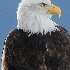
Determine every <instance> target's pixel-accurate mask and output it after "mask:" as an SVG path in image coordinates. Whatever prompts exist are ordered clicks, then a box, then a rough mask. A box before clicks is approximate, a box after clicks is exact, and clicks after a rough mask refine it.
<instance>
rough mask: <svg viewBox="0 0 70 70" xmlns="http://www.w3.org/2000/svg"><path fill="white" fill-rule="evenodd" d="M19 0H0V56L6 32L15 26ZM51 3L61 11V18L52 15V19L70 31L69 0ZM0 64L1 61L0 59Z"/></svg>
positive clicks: (58, 0)
mask: <svg viewBox="0 0 70 70" xmlns="http://www.w3.org/2000/svg"><path fill="white" fill-rule="evenodd" d="M20 1H21V0H0V57H1V56H2V49H3V46H4V40H5V38H6V37H7V35H8V33H9V32H10V31H11V30H13V29H16V28H17V17H16V11H17V7H18V3H19V2H20ZM51 1H52V3H53V4H55V5H57V6H59V7H60V8H61V11H62V16H61V18H58V17H57V16H55V15H53V17H52V20H53V21H54V22H56V23H57V24H59V25H61V26H63V27H65V28H66V29H67V30H68V32H69V33H70V0H51ZM0 64H1V61H0Z"/></svg>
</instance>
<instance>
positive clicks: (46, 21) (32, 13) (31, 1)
mask: <svg viewBox="0 0 70 70" xmlns="http://www.w3.org/2000/svg"><path fill="white" fill-rule="evenodd" d="M40 3H45V4H47V5H51V1H50V0H22V1H21V2H20V3H19V7H18V10H17V20H18V25H17V28H18V29H23V30H24V31H29V32H31V33H39V32H41V33H42V34H43V31H44V34H46V33H47V32H51V31H56V30H59V29H58V28H57V27H56V25H57V24H56V23H55V22H53V21H52V20H51V14H48V13H45V12H44V11H43V10H42V8H41V7H40V6H39V4H40Z"/></svg>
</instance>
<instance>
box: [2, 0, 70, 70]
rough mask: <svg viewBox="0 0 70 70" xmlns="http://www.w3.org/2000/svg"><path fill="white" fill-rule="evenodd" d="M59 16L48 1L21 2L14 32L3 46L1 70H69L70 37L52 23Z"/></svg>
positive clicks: (59, 13) (55, 7)
mask: <svg viewBox="0 0 70 70" xmlns="http://www.w3.org/2000/svg"><path fill="white" fill-rule="evenodd" d="M52 14H55V15H58V16H59V17H60V16H61V10H60V8H59V7H57V6H55V5H53V4H51V1H50V0H22V1H21V2H20V3H19V7H18V10H17V20H18V25H17V29H14V30H12V31H11V32H10V33H9V34H8V36H7V38H6V39H5V42H4V49H3V53H2V67H1V69H2V70H70V35H69V33H68V31H67V30H66V29H65V28H64V27H62V26H59V25H58V24H56V23H55V22H53V21H52V20H51V17H52Z"/></svg>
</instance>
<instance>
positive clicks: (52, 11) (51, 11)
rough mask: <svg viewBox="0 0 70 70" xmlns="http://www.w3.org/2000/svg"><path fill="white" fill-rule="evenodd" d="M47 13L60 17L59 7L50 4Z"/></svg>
mask: <svg viewBox="0 0 70 70" xmlns="http://www.w3.org/2000/svg"><path fill="white" fill-rule="evenodd" d="M47 12H48V13H49V14H55V15H58V16H59V17H60V16H61V10H60V8H59V7H57V6H55V5H53V4H51V5H50V6H49V7H48V8H47Z"/></svg>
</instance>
